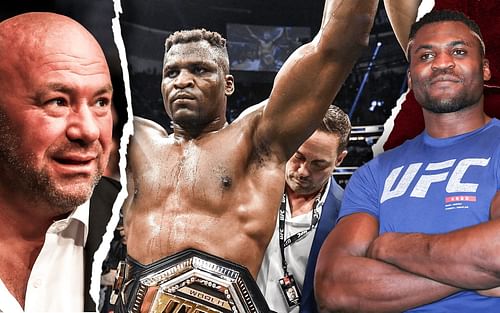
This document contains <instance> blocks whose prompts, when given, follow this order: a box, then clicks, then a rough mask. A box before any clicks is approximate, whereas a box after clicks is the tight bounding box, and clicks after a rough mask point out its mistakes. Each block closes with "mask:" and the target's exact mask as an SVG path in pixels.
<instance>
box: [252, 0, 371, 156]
mask: <svg viewBox="0 0 500 313" xmlns="http://www.w3.org/2000/svg"><path fill="white" fill-rule="evenodd" d="M377 3H378V1H376V0H349V1H345V0H327V1H326V2H325V9H324V13H323V20H322V23H321V28H320V30H319V32H318V34H317V35H316V36H315V38H314V39H313V40H312V42H310V43H308V44H306V45H304V46H302V47H300V48H299V49H297V50H296V51H295V52H294V53H293V54H292V55H291V56H290V57H289V58H288V60H287V61H286V62H285V64H284V65H283V67H282V68H281V70H280V71H279V72H278V74H277V76H276V79H275V82H274V86H273V90H272V92H271V96H270V98H269V102H268V105H267V106H266V107H265V109H264V110H263V114H262V118H261V121H260V122H259V124H258V126H257V129H256V133H255V134H256V136H255V137H254V140H256V142H259V143H260V142H270V143H271V147H272V149H273V151H275V152H276V153H278V156H281V157H282V158H283V160H287V159H288V158H289V157H290V156H291V155H292V153H293V152H294V151H295V150H296V149H297V147H298V146H299V145H300V144H301V143H302V142H303V141H304V140H305V139H306V138H307V137H309V136H310V135H311V134H312V132H313V131H314V130H315V129H316V128H317V126H318V125H319V122H320V121H321V119H322V117H323V116H324V114H325V112H326V110H327V108H328V106H329V105H330V104H331V103H332V101H333V99H334V97H335V95H336V94H337V92H338V90H339V89H340V87H341V86H342V83H343V82H344V80H345V79H346V77H347V75H348V74H349V72H350V71H351V69H352V67H353V65H354V63H355V62H356V60H357V58H358V56H359V54H360V53H361V51H362V49H363V48H364V47H365V46H367V44H368V37H369V33H370V30H371V27H372V24H373V20H374V16H375V13H376V9H377ZM271 139H272V140H271Z"/></svg>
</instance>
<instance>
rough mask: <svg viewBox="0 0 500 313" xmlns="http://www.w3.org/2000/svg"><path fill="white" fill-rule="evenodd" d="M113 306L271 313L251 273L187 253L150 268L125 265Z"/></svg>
mask: <svg viewBox="0 0 500 313" xmlns="http://www.w3.org/2000/svg"><path fill="white" fill-rule="evenodd" d="M111 302H112V303H113V302H115V303H116V310H115V311H116V312H127V313H129V312H130V313H139V312H150V313H153V312H154V313H156V312H157V313H170V312H172V313H250V312H251V313H254V312H255V313H261V312H264V313H269V312H272V311H270V310H269V307H268V306H267V303H266V300H265V299H264V296H263V295H262V293H261V291H260V290H259V288H258V286H257V284H256V283H255V281H254V279H253V277H252V275H251V274H250V272H249V271H248V269H247V268H245V267H243V266H241V265H238V264H236V263H233V262H229V261H227V260H224V259H222V258H219V257H216V256H214V255H211V254H208V253H205V252H201V251H199V250H195V249H188V250H184V251H182V252H179V253H176V254H174V255H172V256H170V257H167V258H164V259H161V260H159V261H156V262H154V263H152V264H150V265H147V266H144V265H141V264H139V263H137V262H135V261H134V260H132V259H131V258H129V257H128V258H127V261H126V262H121V264H120V266H119V268H118V273H117V277H116V280H115V286H113V295H112V298H111Z"/></svg>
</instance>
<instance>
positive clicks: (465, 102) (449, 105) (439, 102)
mask: <svg viewBox="0 0 500 313" xmlns="http://www.w3.org/2000/svg"><path fill="white" fill-rule="evenodd" d="M425 98H426V100H424V101H419V102H420V104H421V105H422V107H423V108H424V109H426V110H427V111H430V112H433V113H453V112H458V111H461V110H463V109H465V108H468V107H471V106H473V105H474V104H476V103H477V102H478V101H479V99H480V98H481V97H479V98H477V99H472V98H471V97H467V95H464V94H461V95H459V96H458V97H454V98H451V99H450V98H449V99H431V98H429V97H428V95H426V97H425Z"/></svg>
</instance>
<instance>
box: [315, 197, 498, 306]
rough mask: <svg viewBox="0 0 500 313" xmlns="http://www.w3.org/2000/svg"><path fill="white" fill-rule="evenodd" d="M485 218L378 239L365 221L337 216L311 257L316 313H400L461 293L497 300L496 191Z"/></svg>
mask: <svg viewBox="0 0 500 313" xmlns="http://www.w3.org/2000/svg"><path fill="white" fill-rule="evenodd" d="M490 212H491V220H490V221H489V222H486V223H482V224H479V225H475V226H472V227H467V228H463V229H460V230H457V231H454V232H450V233H446V234H440V235H424V234H401V233H385V234H383V235H381V236H378V222H377V220H376V219H375V218H374V217H373V216H371V215H369V214H366V213H356V214H352V215H349V216H346V217H344V218H342V219H341V220H340V222H339V224H338V225H337V226H336V227H335V229H334V231H333V232H332V233H331V234H330V235H329V236H328V238H327V240H326V241H325V243H324V245H323V247H322V249H321V252H320V256H319V258H318V264H317V270H316V276H315V284H316V285H315V290H316V297H317V302H318V304H319V306H320V311H321V312H337V311H339V312H400V311H404V310H408V309H410V308H413V307H416V306H420V305H424V304H427V303H431V302H433V301H436V300H439V299H441V298H443V297H446V296H448V295H450V294H453V293H455V292H458V291H460V290H463V289H474V290H480V291H479V293H481V294H483V295H487V296H499V295H500V290H499V289H500V288H495V287H498V286H500V219H499V218H498V217H499V216H500V192H497V194H496V196H495V198H494V199H493V201H492V203H491V208H490ZM489 288H492V289H489ZM485 289H487V290H485Z"/></svg>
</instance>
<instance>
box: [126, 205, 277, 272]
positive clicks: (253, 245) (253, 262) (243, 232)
mask: <svg viewBox="0 0 500 313" xmlns="http://www.w3.org/2000/svg"><path fill="white" fill-rule="evenodd" d="M185 202H187V203H186V205H188V204H189V205H190V207H185V208H177V207H175V208H172V207H168V206H165V205H164V206H157V207H156V208H152V207H146V206H142V205H141V207H140V208H139V207H135V208H133V209H132V210H130V211H129V214H128V216H127V218H126V224H127V225H126V228H127V251H128V253H129V255H130V256H131V257H132V258H133V259H135V260H136V261H138V262H140V263H142V264H144V265H146V264H150V263H152V262H155V261H157V260H160V259H162V258H164V257H167V256H170V255H173V254H175V253H177V252H180V251H183V250H185V249H188V248H194V249H198V250H201V251H204V252H207V253H210V254H213V255H216V256H218V257H221V258H224V259H227V260H229V261H232V262H235V263H238V264H240V265H243V266H245V267H247V268H248V270H249V271H250V272H251V273H252V275H253V276H254V278H255V277H256V275H257V273H258V271H259V268H260V264H261V262H262V258H263V255H264V251H265V249H266V247H267V244H268V242H269V240H270V238H271V236H272V233H273V230H274V225H275V219H273V218H275V214H273V212H272V211H270V210H269V209H267V210H266V209H265V208H262V207H260V208H255V209H253V210H252V209H248V208H245V207H243V206H242V205H240V206H237V205H235V204H234V203H226V204H225V205H226V207H222V208H221V207H220V206H219V207H218V208H217V209H211V206H210V205H208V204H207V203H205V206H203V207H196V206H193V203H192V202H194V201H189V200H188V201H185ZM207 202H209V201H207ZM164 204H165V203H164ZM262 211H267V212H266V213H267V214H262V213H263V212H262ZM269 213H271V214H270V215H269Z"/></svg>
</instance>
